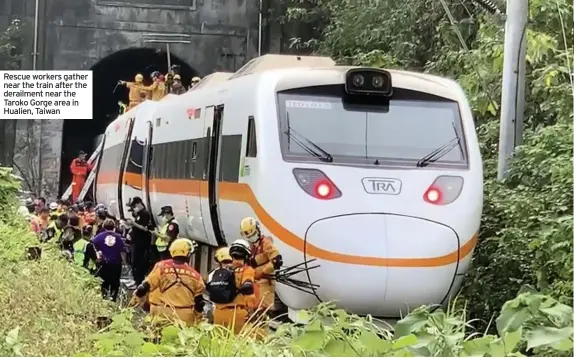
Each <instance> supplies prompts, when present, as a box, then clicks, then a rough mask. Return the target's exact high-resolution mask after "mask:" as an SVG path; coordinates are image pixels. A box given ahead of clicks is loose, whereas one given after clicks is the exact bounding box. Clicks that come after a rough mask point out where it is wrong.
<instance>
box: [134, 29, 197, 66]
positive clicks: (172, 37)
mask: <svg viewBox="0 0 574 358" xmlns="http://www.w3.org/2000/svg"><path fill="white" fill-rule="evenodd" d="M142 42H143V43H163V44H165V45H166V51H167V70H168V71H169V70H170V68H171V52H170V48H169V44H190V43H191V40H190V36H189V35H184V34H143V36H142Z"/></svg>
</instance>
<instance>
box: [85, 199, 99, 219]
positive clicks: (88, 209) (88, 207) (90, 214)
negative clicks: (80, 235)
mask: <svg viewBox="0 0 574 358" xmlns="http://www.w3.org/2000/svg"><path fill="white" fill-rule="evenodd" d="M84 209H85V212H84V225H94V224H95V223H96V219H97V216H96V212H95V211H94V203H92V202H91V201H86V204H85V205H84Z"/></svg>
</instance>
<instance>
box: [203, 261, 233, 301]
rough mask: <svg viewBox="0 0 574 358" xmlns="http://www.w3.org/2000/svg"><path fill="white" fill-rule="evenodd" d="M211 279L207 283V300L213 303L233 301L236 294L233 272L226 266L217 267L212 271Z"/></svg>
mask: <svg viewBox="0 0 574 358" xmlns="http://www.w3.org/2000/svg"><path fill="white" fill-rule="evenodd" d="M210 276H211V280H210V281H209V283H208V284H207V292H208V293H209V300H210V301H211V302H213V303H219V304H227V303H231V302H233V300H234V299H235V297H236V296H237V287H235V273H234V272H233V271H232V270H229V269H226V268H218V269H216V270H215V271H213V272H212V274H211V275H210Z"/></svg>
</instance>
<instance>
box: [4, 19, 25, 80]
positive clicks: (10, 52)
mask: <svg viewBox="0 0 574 358" xmlns="http://www.w3.org/2000/svg"><path fill="white" fill-rule="evenodd" d="M22 41H23V29H22V23H21V22H20V20H12V22H11V23H10V25H9V26H8V27H7V28H6V30H4V32H2V33H0V70H2V71H10V70H18V69H20V61H21V59H22Z"/></svg>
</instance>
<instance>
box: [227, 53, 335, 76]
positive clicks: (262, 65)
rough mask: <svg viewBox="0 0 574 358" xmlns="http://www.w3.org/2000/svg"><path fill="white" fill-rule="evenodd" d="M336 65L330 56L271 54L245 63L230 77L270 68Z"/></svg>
mask: <svg viewBox="0 0 574 358" xmlns="http://www.w3.org/2000/svg"><path fill="white" fill-rule="evenodd" d="M335 65H336V63H335V61H333V59H332V58H330V57H321V56H295V55H275V54H269V55H263V56H260V57H256V58H254V59H252V60H251V61H249V62H247V63H246V64H245V65H243V67H241V68H240V69H239V70H237V72H235V73H234V74H233V76H231V77H230V79H234V78H237V77H240V76H246V75H250V74H254V73H260V72H264V71H268V70H277V69H286V68H313V67H326V66H335Z"/></svg>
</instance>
